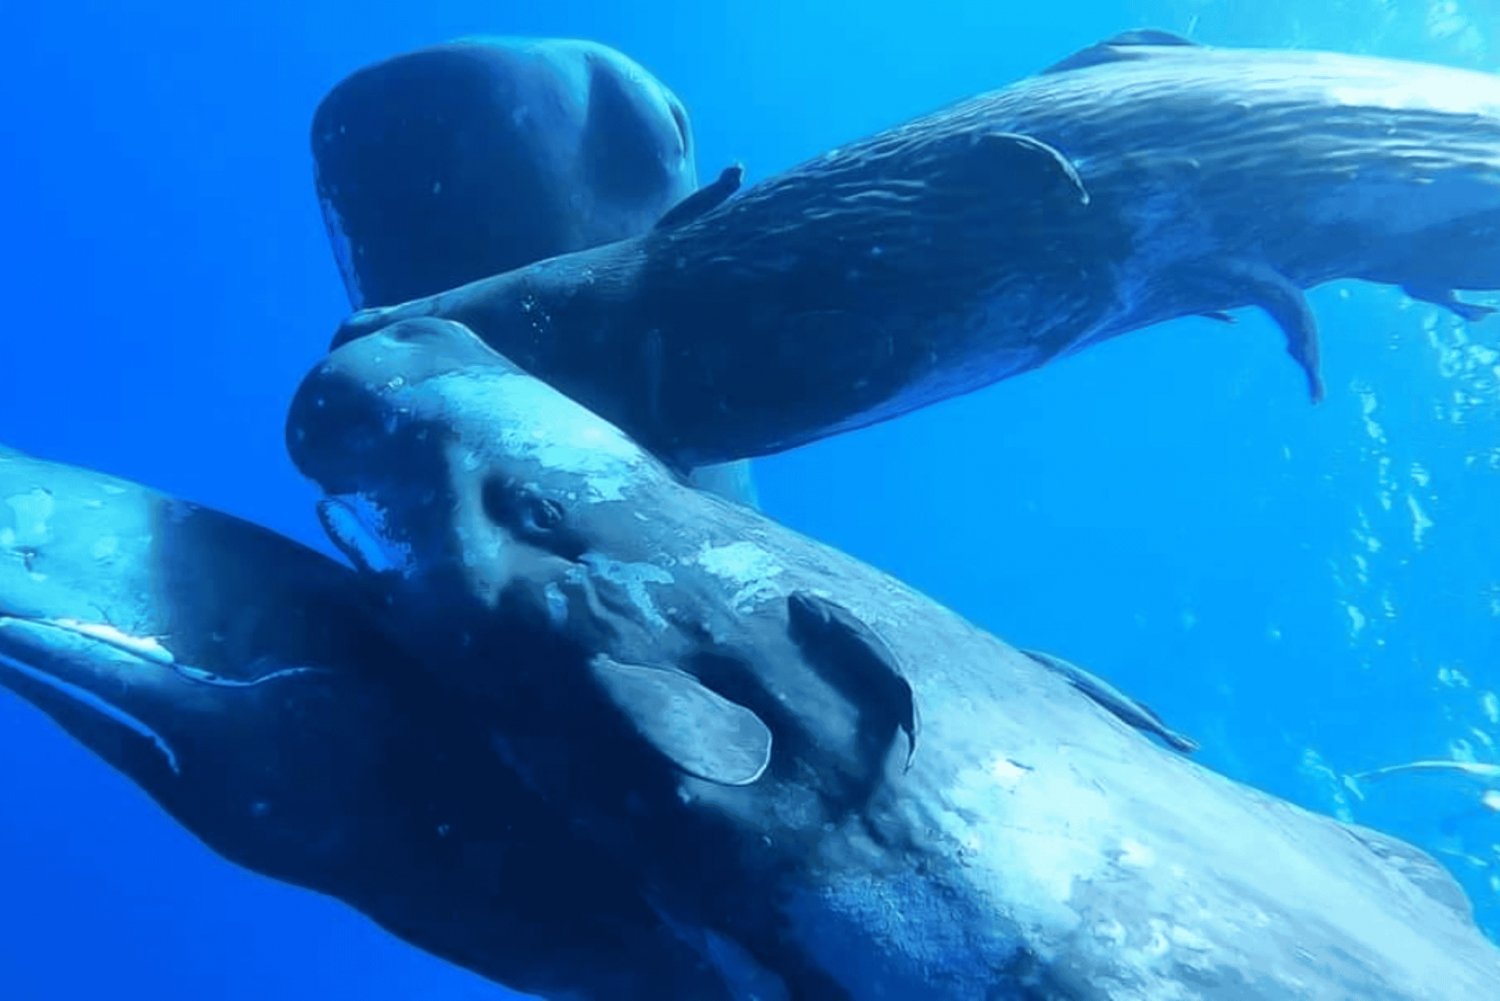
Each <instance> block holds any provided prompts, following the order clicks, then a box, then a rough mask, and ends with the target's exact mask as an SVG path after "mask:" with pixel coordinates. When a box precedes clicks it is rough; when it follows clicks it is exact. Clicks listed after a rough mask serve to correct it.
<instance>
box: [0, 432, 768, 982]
mask: <svg viewBox="0 0 1500 1001" xmlns="http://www.w3.org/2000/svg"><path fill="white" fill-rule="evenodd" d="M516 652H517V656H518V657H520V656H523V655H524V654H523V648H520V647H518V649H517V651H516ZM428 676H429V672H426V671H424V670H423V669H421V668H418V667H417V666H415V665H414V664H411V663H410V662H409V661H408V660H407V659H406V658H404V657H403V656H402V655H400V654H399V653H398V652H397V651H396V650H395V649H394V648H393V647H392V645H391V644H390V643H389V642H388V640H387V639H386V638H385V636H384V635H383V634H382V633H381V632H380V630H379V628H378V613H377V612H375V611H374V610H372V609H370V608H369V607H367V606H366V605H365V604H364V603H363V602H362V601H361V599H360V587H359V582H358V581H357V580H356V579H355V578H354V575H353V573H352V572H351V571H349V570H348V569H347V568H346V567H343V566H341V565H339V564H337V563H335V562H333V561H332V560H330V559H327V558H326V557H323V556H321V555H319V554H317V553H314V552H312V551H311V550H308V549H306V548H304V547H302V546H300V545H297V544H296V543H293V542H291V541H289V540H287V539H284V538H282V537H281V536H278V535H276V534H274V533H271V532H269V531H266V530H265V529H262V528H260V527H258V526H255V525H252V524H249V523H247V522H243V521H240V520H239V519H236V518H233V517H230V516H228V515H225V514H222V513H219V512H217V511H213V510H211V509H208V508H203V507H199V506H197V505H194V504H189V503H186V502H184V501H180V500H176V499H174V498H171V497H168V496H165V495H162V494H159V493H157V492H155V491H152V490H149V489H147V488H145V487H141V486H139V485H137V484H134V483H131V482H129V481H126V480H122V479H119V478H116V477H113V476H107V475H105V474H102V473H97V472H93V471H91V470H86V469H80V468H77V467H73V466H68V465H64V464H61V463H54V462H47V461H43V460H40V459H35V458H32V457H30V456H26V455H23V454H21V453H18V452H13V451H9V450H4V449H0V687H3V688H8V689H10V690H12V691H13V692H15V693H16V694H17V695H18V696H20V697H21V698H23V699H25V700H27V701H28V702H30V703H32V704H33V705H35V706H36V707H37V708H39V709H40V710H41V711H43V712H45V713H46V714H47V715H48V716H50V717H52V718H53V719H54V720H55V721H56V722H57V723H58V724H59V725H61V726H62V727H63V728H64V729H65V730H67V732H69V733H70V734H72V735H73V736H74V737H75V738H77V740H78V741H79V742H80V743H82V744H84V745H85V746H86V747H88V748H90V749H91V750H92V751H93V752H94V753H96V754H97V755H99V756H100V757H101V758H102V759H104V760H105V761H106V762H108V763H109V764H110V765H112V766H113V767H115V768H116V769H118V770H119V771H121V772H122V773H124V774H125V775H126V776H128V777H129V778H130V779H132V780H133V781H134V782H136V783H137V784H138V785H139V786H140V787H141V788H142V789H144V790H145V791H146V792H147V793H148V794H149V795H151V797H152V798H153V799H155V800H156V802H157V803H159V804H160V805H161V806H162V807H163V808H164V809H165V810H166V811H167V812H168V813H170V814H171V815H172V816H173V817H174V818H175V819H176V820H177V821H178V822H179V823H181V824H182V825H183V826H184V827H185V828H187V829H188V830H189V831H191V832H192V833H193V834H194V835H196V836H197V837H198V838H199V839H201V840H202V841H203V842H204V843H205V844H207V845H208V846H209V847H210V848H212V849H213V850H214V851H216V852H218V853H219V854H220V855H222V856H223V857H225V858H227V859H229V860H230V861H232V862H235V863H237V864H239V865H242V866H245V867H246V868H248V869H251V870H254V871H255V872H259V873H262V874H264V875H266V876H269V877H271V878H274V879H278V880H281V881H283V882H287V883H293V884H296V885H299V886H303V887H307V888H309V889H312V890H316V891H318V892H321V893H325V894H328V895H330V896H333V897H336V898H338V899H340V900H342V901H344V902H345V903H347V904H349V905H350V906H352V907H355V908H357V909H358V910H360V911H362V912H363V913H364V914H366V915H367V916H368V917H370V918H371V919H372V920H374V921H376V922H377V923H378V924H380V925H381V926H382V927H383V928H385V929H386V930H387V931H389V932H391V933H392V934H394V935H397V936H399V937H400V938H402V939H404V940H405V941H407V942H409V943H411V944H412V945H415V946H417V947H418V948H421V949H424V950H426V951H428V952H431V953H433V954H435V955H438V956H440V957H442V958H444V959H446V960H447V961H449V962H453V963H456V964H458V965H460V966H464V967H466V968H468V969H470V970H472V971H474V972H475V973H478V974H480V975H482V976H485V977H488V978H490V979H492V980H496V981H499V982H501V983H504V984H506V985H508V986H511V987H514V988H516V989H519V990H523V991H527V992H530V993H536V994H541V995H544V996H546V997H551V998H566V999H589V1001H604V999H613V998H630V999H639V1001H647V999H655V998H662V997H692V998H699V997H701V998H707V999H723V1001H729V999H732V998H736V997H739V996H741V995H739V994H736V993H734V992H732V991H731V990H730V989H729V987H728V986H726V985H725V983H724V982H723V980H722V978H721V977H720V976H719V975H718V973H717V972H716V971H715V970H714V969H713V967H711V966H710V965H709V963H708V962H707V960H706V959H705V958H704V957H703V955H702V951H701V950H702V945H701V942H699V941H697V940H692V939H687V938H684V936H683V935H682V933H681V932H680V931H679V930H677V929H673V928H671V927H668V926H666V925H665V924H663V922H662V921H661V920H660V918H659V917H658V916H657V915H656V913H655V912H654V910H653V909H652V908H651V906H650V905H649V903H648V902H647V901H646V900H645V899H644V898H643V897H642V896H641V894H640V892H639V887H638V886H637V885H636V884H635V883H634V881H633V880H632V879H631V878H630V877H629V876H628V874H626V873H624V872H623V871H622V870H621V869H620V867H619V866H618V865H616V864H615V863H614V862H613V861H612V860H610V859H608V858H605V857H603V856H602V855H601V854H600V853H599V852H598V851H597V850H595V849H592V848H590V847H589V846H588V845H587V844H586V843H583V842H580V841H578V840H577V839H575V838H573V837H572V835H571V834H570V832H569V821H568V818H567V816H566V814H562V813H558V812H557V811H555V810H553V809H551V808H550V807H549V806H548V805H547V804H545V803H544V802H543V801H542V800H541V799H540V798H539V797H537V796H536V795H535V794H533V793H532V792H530V791H529V790H528V789H527V788H526V787H525V785H524V784H523V783H522V782H521V780H520V778H519V776H517V775H516V774H515V773H514V772H513V771H511V770H509V769H508V768H506V767H505V766H504V765H503V764H502V763H501V762H500V760H499V758H498V757H497V756H496V755H495V753H494V750H493V747H492V737H491V732H490V727H489V720H488V718H487V716H484V715H476V714H474V713H473V712H472V711H470V710H469V709H468V708H466V706H465V703H464V701H463V700H461V699H456V698H452V697H450V696H447V695H445V694H444V693H443V692H442V691H441V690H439V689H437V688H435V687H434V686H432V685H430V684H428V683H427V678H428ZM16 767H20V765H19V763H18V764H17V765H16ZM101 836H107V835H101Z"/></svg>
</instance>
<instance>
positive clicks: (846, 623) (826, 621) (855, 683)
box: [787, 591, 922, 769]
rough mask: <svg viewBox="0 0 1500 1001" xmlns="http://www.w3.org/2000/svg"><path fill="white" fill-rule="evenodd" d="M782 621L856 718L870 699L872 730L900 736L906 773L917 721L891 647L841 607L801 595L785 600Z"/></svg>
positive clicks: (913, 700) (914, 746)
mask: <svg viewBox="0 0 1500 1001" xmlns="http://www.w3.org/2000/svg"><path fill="white" fill-rule="evenodd" d="M787 620H788V624H789V626H790V630H791V635H792V640H793V641H794V642H795V643H796V644H797V645H798V647H800V648H801V649H802V651H803V653H804V654H806V655H807V656H808V657H809V658H811V659H812V660H813V661H814V663H815V664H816V665H817V666H818V667H819V668H820V669H821V673H822V674H823V675H824V677H826V678H827V679H828V680H829V682H830V683H831V684H833V686H834V687H835V688H837V689H839V691H840V692H842V693H843V694H844V696H845V697H846V698H848V699H849V700H850V701H851V702H853V703H854V704H855V705H856V706H858V707H861V716H864V715H865V710H866V708H867V707H869V706H870V705H871V699H872V696H873V698H874V706H875V715H876V717H877V718H878V719H879V720H880V721H881V722H879V723H877V725H878V726H879V725H883V726H886V727H889V726H895V727H898V728H899V729H900V730H901V731H902V732H903V733H905V734H906V767H907V768H908V769H909V768H911V763H912V758H913V757H914V756H915V755H916V753H917V735H918V734H919V733H920V732H921V729H922V722H921V719H920V718H919V717H918V715H917V701H916V694H915V693H914V692H913V691H912V687H911V682H909V681H908V680H907V679H906V676H905V674H903V673H902V671H901V666H900V663H899V662H898V661H897V660H896V655H895V654H894V653H893V652H892V651H891V648H890V647H888V646H887V645H886V644H885V641H884V640H882V639H881V638H880V637H879V636H878V635H876V633H875V631H874V630H873V629H871V628H870V627H869V626H868V625H866V624H865V623H864V622H863V621H861V620H860V619H859V618H858V617H856V616H855V615H854V614H853V613H852V612H850V611H849V610H848V609H847V608H845V607H843V606H842V605H839V604H837V603H835V602H833V601H829V600H828V599H827V598H820V597H818V596H817V595H815V594H811V593H809V592H807V591H794V592H793V593H792V594H790V595H788V596H787ZM886 732H887V733H889V730H887V731H886Z"/></svg>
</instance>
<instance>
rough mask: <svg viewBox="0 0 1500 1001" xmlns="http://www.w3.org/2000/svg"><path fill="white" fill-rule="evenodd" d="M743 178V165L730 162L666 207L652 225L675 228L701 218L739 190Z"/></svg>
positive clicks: (659, 227) (660, 227)
mask: <svg viewBox="0 0 1500 1001" xmlns="http://www.w3.org/2000/svg"><path fill="white" fill-rule="evenodd" d="M744 180H745V165H744V164H742V163H731V164H730V165H729V166H727V167H725V168H724V169H723V170H721V171H720V172H719V176H718V177H716V178H714V180H712V181H710V182H709V183H707V184H705V185H704V186H703V187H701V188H699V189H698V190H697V191H694V192H693V193H692V194H690V195H688V196H687V197H686V198H684V199H683V200H682V201H680V202H678V203H677V204H676V205H673V206H672V207H671V208H669V209H667V211H666V213H665V214H663V215H662V217H661V218H660V219H658V220H657V221H656V225H655V226H654V227H652V228H653V229H656V230H663V229H675V228H676V227H678V226H681V225H683V224H685V223H689V222H692V221H693V220H694V219H698V218H701V217H702V216H705V215H707V214H708V213H710V212H712V211H713V210H714V209H716V208H718V207H719V206H720V205H723V204H724V203H725V202H726V201H728V200H729V196H730V195H732V194H734V193H735V192H736V191H738V190H740V185H741V184H743V183H744Z"/></svg>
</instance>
